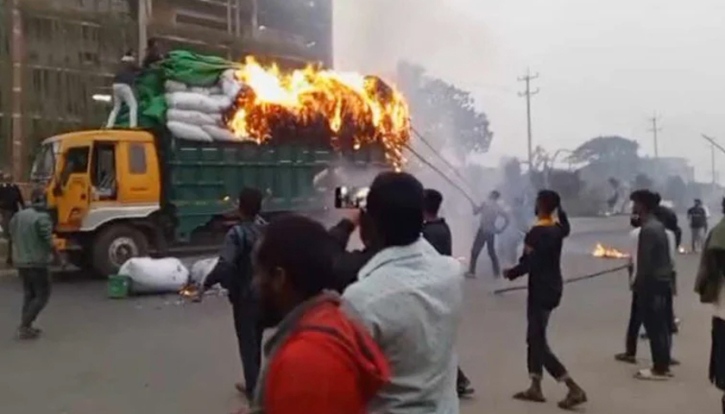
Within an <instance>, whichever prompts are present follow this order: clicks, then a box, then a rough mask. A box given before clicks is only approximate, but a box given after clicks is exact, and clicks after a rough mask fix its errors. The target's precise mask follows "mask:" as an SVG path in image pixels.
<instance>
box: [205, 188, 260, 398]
mask: <svg viewBox="0 0 725 414" xmlns="http://www.w3.org/2000/svg"><path fill="white" fill-rule="evenodd" d="M238 207H239V218H240V221H239V224H237V225H235V226H234V227H232V228H231V229H230V230H229V232H228V233H227V235H226V238H225V239H224V245H223V246H222V250H221V253H220V255H219V262H218V263H217V265H216V267H214V269H213V270H212V271H211V273H210V274H209V276H208V277H207V278H206V280H205V281H204V287H203V289H208V288H210V287H211V286H214V285H215V284H217V283H219V284H221V285H222V287H224V288H225V289H227V291H228V292H229V302H231V304H232V312H233V315H234V331H235V332H236V334H237V341H238V344H239V354H240V356H241V359H242V365H243V368H244V381H245V383H244V384H241V383H238V384H236V388H237V390H238V391H239V392H241V393H243V394H245V395H246V396H247V398H248V399H251V397H252V395H253V393H254V387H255V386H256V384H257V377H258V376H259V366H260V364H261V362H262V334H263V331H264V328H263V327H262V324H261V322H260V321H259V314H258V308H259V306H258V300H257V299H258V298H257V295H256V294H255V292H254V291H253V290H252V274H253V271H252V252H253V250H254V246H255V244H256V243H257V240H258V239H259V238H260V235H261V233H262V229H263V227H264V225H265V223H264V220H262V219H261V218H260V217H259V211H260V210H261V208H262V193H261V192H260V191H259V190H256V189H252V188H245V189H243V190H242V191H241V193H240V194H239V206H238Z"/></svg>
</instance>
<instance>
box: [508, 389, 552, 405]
mask: <svg viewBox="0 0 725 414" xmlns="http://www.w3.org/2000/svg"><path fill="white" fill-rule="evenodd" d="M514 400H519V401H529V402H537V403H543V402H546V398H544V396H543V395H541V393H537V392H535V391H531V390H526V391H521V392H517V393H516V394H514Z"/></svg>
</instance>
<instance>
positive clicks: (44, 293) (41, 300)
mask: <svg viewBox="0 0 725 414" xmlns="http://www.w3.org/2000/svg"><path fill="white" fill-rule="evenodd" d="M18 273H19V274H20V279H22V281H23V293H24V296H23V312H22V318H21V321H20V327H21V328H30V327H31V326H33V322H35V320H36V319H37V318H38V315H39V314H40V311H42V310H43V308H45V305H47V304H48V299H50V273H49V272H48V269H47V268H44V267H38V268H30V267H24V268H20V269H18Z"/></svg>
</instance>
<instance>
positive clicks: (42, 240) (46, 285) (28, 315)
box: [10, 189, 53, 339]
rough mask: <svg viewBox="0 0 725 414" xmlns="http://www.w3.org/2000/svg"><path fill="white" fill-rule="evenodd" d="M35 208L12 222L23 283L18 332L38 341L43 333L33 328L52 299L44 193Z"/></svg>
mask: <svg viewBox="0 0 725 414" xmlns="http://www.w3.org/2000/svg"><path fill="white" fill-rule="evenodd" d="M31 202H32V206H31V207H30V208H26V209H24V210H22V211H20V212H18V213H17V214H16V215H15V216H14V217H13V218H12V220H10V238H11V239H12V240H13V242H14V243H13V259H14V262H15V266H16V267H17V268H18V272H19V273H20V278H21V279H22V281H23V292H24V298H23V312H22V318H21V322H20V328H18V337H19V338H20V339H35V338H37V337H38V335H40V329H37V328H35V327H33V323H34V322H35V319H36V318H37V317H38V315H39V314H40V311H42V310H43V308H45V305H47V304H48V299H49V298H50V272H49V270H48V267H49V266H50V263H51V261H52V259H53V223H52V221H51V219H50V215H49V214H48V213H47V211H46V203H45V193H44V192H43V190H42V189H36V190H34V191H33V194H32V197H31Z"/></svg>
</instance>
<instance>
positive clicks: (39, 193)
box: [30, 187, 48, 208]
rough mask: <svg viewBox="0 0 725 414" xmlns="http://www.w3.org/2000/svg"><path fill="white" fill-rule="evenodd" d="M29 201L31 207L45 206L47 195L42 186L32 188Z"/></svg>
mask: <svg viewBox="0 0 725 414" xmlns="http://www.w3.org/2000/svg"><path fill="white" fill-rule="evenodd" d="M30 203H31V204H32V206H33V207H37V208H45V207H47V204H48V203H47V197H46V194H45V189H44V188H42V187H35V188H33V191H32V192H31V193H30Z"/></svg>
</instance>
